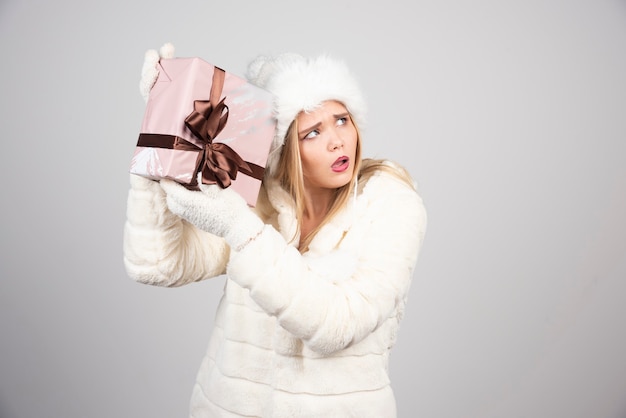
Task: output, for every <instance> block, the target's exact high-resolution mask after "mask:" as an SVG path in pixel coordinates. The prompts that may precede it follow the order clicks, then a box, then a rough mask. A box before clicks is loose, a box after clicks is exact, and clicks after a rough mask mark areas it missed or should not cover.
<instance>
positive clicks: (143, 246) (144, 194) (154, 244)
mask: <svg viewBox="0 0 626 418" xmlns="http://www.w3.org/2000/svg"><path fill="white" fill-rule="evenodd" d="M228 257H229V247H228V245H227V244H226V243H225V241H224V240H223V239H222V238H220V237H217V236H215V235H211V234H209V233H207V232H204V231H201V230H199V229H197V228H195V227H194V226H193V225H191V224H189V223H188V222H186V221H183V220H182V219H181V218H179V217H178V216H176V215H175V214H173V213H171V212H170V211H169V210H168V208H167V203H166V200H165V192H164V191H163V189H162V188H161V186H160V184H159V183H158V182H156V181H152V180H148V179H145V178H142V177H139V176H136V175H133V174H131V187H130V190H129V192H128V200H127V210H126V223H125V225H124V266H125V267H126V271H127V273H128V275H129V276H130V277H131V278H132V279H134V280H136V281H138V282H141V283H146V284H151V285H157V286H169V287H173V286H181V285H184V284H187V283H191V282H195V281H198V280H203V279H206V278H210V277H214V276H218V275H220V274H223V273H224V272H225V269H226V263H227V261H228Z"/></svg>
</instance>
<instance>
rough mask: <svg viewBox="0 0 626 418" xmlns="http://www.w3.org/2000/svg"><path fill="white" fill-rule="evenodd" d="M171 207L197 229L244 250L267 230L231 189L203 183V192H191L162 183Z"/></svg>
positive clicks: (181, 187)
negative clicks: (221, 238)
mask: <svg viewBox="0 0 626 418" xmlns="http://www.w3.org/2000/svg"><path fill="white" fill-rule="evenodd" d="M161 187H162V188H163V190H165V192H166V193H167V197H166V199H167V206H168V208H169V209H170V211H171V212H173V213H175V214H177V215H178V216H180V217H181V218H183V219H185V220H186V221H188V222H190V223H192V224H193V225H195V226H196V227H197V228H199V229H202V230H204V231H207V232H209V233H211V234H214V235H217V236H220V237H223V238H224V239H225V240H226V242H227V243H228V245H230V247H231V248H232V249H233V250H236V251H237V250H240V249H241V248H243V247H244V246H245V245H246V244H247V243H248V242H250V241H252V240H253V239H254V238H255V237H256V236H257V235H259V234H260V233H261V231H262V230H263V226H264V224H263V221H261V219H260V218H259V217H258V216H257V215H256V214H255V213H253V212H252V210H251V209H250V207H248V204H247V203H246V201H245V200H244V199H243V198H242V197H241V196H239V195H238V194H237V192H235V191H233V190H232V189H230V188H226V189H222V188H221V187H220V186H218V185H214V184H212V185H206V184H202V183H200V191H193V190H188V189H187V188H185V187H184V186H182V185H180V184H178V183H176V182H175V181H173V180H168V179H164V180H161Z"/></svg>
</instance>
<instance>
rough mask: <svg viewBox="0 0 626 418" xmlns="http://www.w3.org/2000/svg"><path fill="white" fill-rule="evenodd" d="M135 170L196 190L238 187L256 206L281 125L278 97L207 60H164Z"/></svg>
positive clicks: (135, 158)
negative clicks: (210, 186) (275, 106)
mask: <svg viewBox="0 0 626 418" xmlns="http://www.w3.org/2000/svg"><path fill="white" fill-rule="evenodd" d="M158 70H159V77H158V78H157V80H156V82H155V84H154V86H153V87H152V90H150V96H149V98H148V103H147V105H146V110H145V114H144V118H143V122H142V125H141V131H140V134H139V139H138V141H137V147H136V148H135V152H134V155H133V158H132V161H131V167H130V172H131V173H134V174H138V175H141V176H144V177H148V178H152V179H162V178H168V179H172V180H175V181H177V182H178V183H181V184H183V185H185V186H187V187H188V188H190V189H197V188H198V181H197V178H198V173H199V172H201V173H202V182H203V183H206V184H218V185H219V186H220V187H223V188H226V187H232V188H233V189H234V190H235V191H237V192H238V193H239V194H240V195H241V196H243V198H244V199H245V200H246V202H247V203H248V205H250V206H255V205H256V201H257V197H258V193H259V189H260V187H261V180H262V179H263V173H264V170H265V164H266V162H267V156H268V153H269V149H270V145H271V142H272V139H273V138H274V133H275V129H276V121H275V119H274V118H273V117H272V100H273V96H272V94H271V93H269V92H268V91H266V90H264V89H261V88H259V87H257V86H254V85H252V84H250V83H248V82H247V81H246V80H245V79H243V78H241V77H238V76H236V75H233V74H231V73H228V72H225V71H224V70H222V69H221V68H219V67H216V66H214V65H212V64H209V63H208V62H206V61H204V60H202V59H200V58H172V59H161V60H160V62H159V64H158Z"/></svg>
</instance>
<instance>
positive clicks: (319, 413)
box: [124, 173, 426, 418]
mask: <svg viewBox="0 0 626 418" xmlns="http://www.w3.org/2000/svg"><path fill="white" fill-rule="evenodd" d="M266 188H267V194H268V197H269V199H268V200H269V202H270V203H271V206H272V208H273V211H269V210H264V211H263V213H272V215H271V216H270V217H269V218H267V219H265V222H266V225H265V227H264V229H263V231H262V232H261V233H260V235H258V236H257V237H256V238H255V239H254V240H252V241H251V242H250V243H249V244H248V245H246V246H245V247H244V248H243V249H242V250H241V251H239V252H231V253H229V252H227V251H223V247H222V245H223V240H221V239H220V238H217V237H215V236H212V235H210V234H206V233H204V232H202V231H198V230H197V229H196V228H194V227H193V226H192V225H190V224H189V223H187V222H185V221H183V220H181V219H180V218H178V217H177V216H175V215H174V214H172V213H171V212H169V210H168V209H167V206H166V205H165V198H164V196H163V195H162V191H159V188H158V187H155V186H154V185H153V184H149V183H147V182H143V181H142V182H141V184H140V185H133V186H132V187H131V191H130V194H129V206H128V221H127V225H126V229H125V232H126V233H125V238H124V239H125V246H124V249H125V257H126V266H127V270H128V273H129V275H130V276H131V277H133V278H135V279H137V280H139V281H141V282H145V283H150V284H156V285H167V286H169V285H178V284H184V283H189V282H193V281H196V280H201V279H205V278H210V277H213V276H215V275H217V274H219V273H220V272H223V268H224V266H227V273H228V277H227V280H226V286H225V291H224V296H223V298H222V300H221V302H220V305H219V307H218V310H217V313H216V317H215V322H214V329H213V333H212V336H211V339H210V343H209V347H208V349H207V353H206V356H205V358H204V360H203V361H202V364H201V366H200V369H199V371H198V375H197V381H196V384H195V386H194V389H193V393H192V399H191V412H190V415H191V416H192V417H195V418H200V417H243V416H258V417H300V416H302V417H304V416H306V417H359V418H367V417H375V418H387V417H395V415H396V409H395V400H394V396H393V391H392V390H391V386H390V381H389V377H388V370H387V369H388V360H389V353H390V350H391V348H392V347H393V345H394V343H395V341H396V333H397V330H398V327H399V323H400V320H401V318H402V316H403V312H404V306H405V303H406V298H407V294H408V290H409V287H410V283H411V277H412V274H413V269H414V266H415V263H416V260H417V255H418V252H419V249H420V246H421V243H422V239H423V236H424V232H425V229H426V212H425V209H424V206H423V204H422V201H421V199H420V197H419V195H418V194H417V193H416V192H415V191H414V190H413V189H411V188H410V187H408V186H406V185H405V184H404V183H402V182H401V181H399V180H397V179H396V178H395V177H392V176H390V175H389V174H387V173H379V174H377V175H375V176H374V177H372V178H371V179H370V180H369V181H368V183H367V184H366V185H365V187H364V188H363V191H362V193H361V194H359V196H358V197H357V199H356V200H355V201H352V200H351V201H350V203H349V204H348V206H347V207H346V208H345V209H344V210H343V211H342V212H340V213H339V214H338V215H337V216H336V217H334V218H333V219H332V220H331V222H330V223H329V224H327V225H325V226H324V227H323V228H322V230H321V231H320V232H319V234H318V235H317V236H316V237H315V239H314V240H313V241H312V242H311V245H310V247H309V248H310V250H309V251H308V252H307V253H305V254H300V253H299V252H298V251H297V249H296V248H295V247H294V246H293V245H292V244H288V242H289V240H290V239H291V238H292V234H293V231H294V229H293V228H294V225H295V218H294V216H293V214H294V210H293V202H292V201H291V199H290V197H289V196H288V195H287V193H285V192H284V191H283V190H282V189H280V188H278V186H277V185H276V184H274V183H272V182H269V183H267V184H266ZM149 196H151V198H153V199H154V201H155V203H153V204H149V203H148V200H149ZM257 209H258V208H257ZM146 212H147V213H146ZM191 231H196V232H195V233H192V232H191ZM183 234H184V239H180V237H181V235H183ZM155 239H156V240H158V243H154V242H153V241H154V240H155ZM194 249H196V250H194ZM189 251H195V253H194V254H191V255H190V254H188V252H189Z"/></svg>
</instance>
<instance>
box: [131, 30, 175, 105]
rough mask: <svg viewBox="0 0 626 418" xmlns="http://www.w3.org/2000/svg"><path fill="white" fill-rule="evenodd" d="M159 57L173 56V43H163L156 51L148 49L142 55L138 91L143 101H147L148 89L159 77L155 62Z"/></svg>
mask: <svg viewBox="0 0 626 418" xmlns="http://www.w3.org/2000/svg"><path fill="white" fill-rule="evenodd" d="M161 58H174V45H172V44H171V43H169V42H168V43H166V44H163V46H162V47H161V48H160V49H159V52H157V51H156V50H155V49H149V50H147V51H146V54H145V55H144V61H143V67H142V68H141V80H139V92H140V93H141V97H143V100H144V101H145V102H147V101H148V96H149V95H150V89H152V86H153V85H154V82H155V81H156V80H157V78H158V77H159V70H157V67H156V65H157V63H158V62H159V60H160V59H161Z"/></svg>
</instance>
